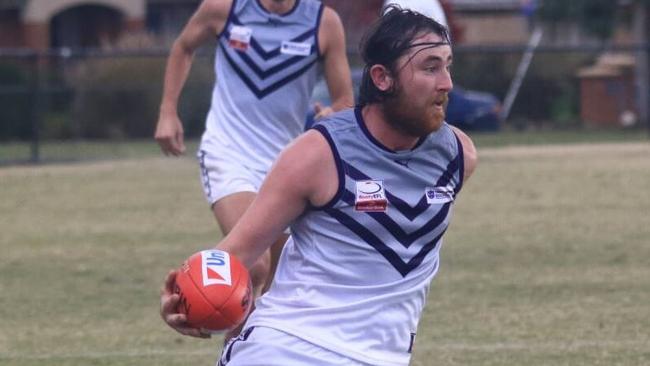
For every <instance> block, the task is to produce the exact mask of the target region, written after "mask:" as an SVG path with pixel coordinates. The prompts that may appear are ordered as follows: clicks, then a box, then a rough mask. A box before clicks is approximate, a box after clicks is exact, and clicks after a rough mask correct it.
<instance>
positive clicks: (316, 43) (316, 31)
mask: <svg viewBox="0 0 650 366" xmlns="http://www.w3.org/2000/svg"><path fill="white" fill-rule="evenodd" d="M324 10H325V5H323V4H320V7H319V8H318V16H317V17H316V28H314V47H316V57H317V58H318V59H319V60H322V59H323V54H322V53H321V52H320V39H319V38H318V34H319V33H320V25H321V21H322V20H323V12H324Z"/></svg>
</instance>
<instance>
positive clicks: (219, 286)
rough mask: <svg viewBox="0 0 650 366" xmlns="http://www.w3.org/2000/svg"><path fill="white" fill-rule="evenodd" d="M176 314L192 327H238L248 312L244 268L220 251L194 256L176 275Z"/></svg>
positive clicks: (248, 291) (249, 294)
mask: <svg viewBox="0 0 650 366" xmlns="http://www.w3.org/2000/svg"><path fill="white" fill-rule="evenodd" d="M174 292H175V293H178V294H180V301H179V305H178V309H177V310H178V311H179V312H180V313H184V314H186V316H187V322H188V324H189V325H190V326H192V327H194V328H201V329H203V330H205V331H209V332H219V331H224V330H227V329H229V328H233V327H235V326H237V325H239V324H240V323H241V322H242V321H244V319H245V318H246V315H248V311H249V310H250V307H251V304H252V301H253V298H252V293H253V292H252V286H251V281H250V277H249V275H248V271H247V270H246V267H244V265H243V264H242V263H241V262H240V261H239V260H238V259H237V258H235V257H234V256H232V255H230V254H228V253H227V252H224V251H222V250H216V249H215V250H204V251H201V252H198V253H195V254H193V255H192V256H191V257H189V258H188V259H187V260H186V261H185V262H184V263H183V265H182V266H181V268H180V269H179V271H178V274H177V275H176V286H175V287H174Z"/></svg>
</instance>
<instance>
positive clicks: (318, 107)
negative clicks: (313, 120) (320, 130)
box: [314, 102, 323, 115]
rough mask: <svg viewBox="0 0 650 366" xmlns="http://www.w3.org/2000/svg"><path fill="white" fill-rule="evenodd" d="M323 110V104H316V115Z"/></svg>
mask: <svg viewBox="0 0 650 366" xmlns="http://www.w3.org/2000/svg"><path fill="white" fill-rule="evenodd" d="M321 110H323V104H321V102H316V103H314V114H316V115H318V114H319V113H320V112H321Z"/></svg>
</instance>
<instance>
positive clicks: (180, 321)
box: [160, 270, 211, 338]
mask: <svg viewBox="0 0 650 366" xmlns="http://www.w3.org/2000/svg"><path fill="white" fill-rule="evenodd" d="M177 274H178V272H177V271H176V270H173V271H170V272H169V273H168V274H167V277H166V278H165V283H164V285H163V287H162V288H161V289H160V316H161V317H162V319H163V320H164V321H165V323H167V325H169V326H170V327H171V328H173V329H174V330H175V331H177V332H178V333H180V334H183V335H187V336H191V337H196V338H210V336H211V335H210V333H209V332H206V331H205V330H201V329H197V328H193V327H191V326H190V325H189V324H187V316H186V315H185V314H183V313H179V312H178V303H179V301H180V296H179V295H178V294H175V293H174V286H175V285H176V275H177Z"/></svg>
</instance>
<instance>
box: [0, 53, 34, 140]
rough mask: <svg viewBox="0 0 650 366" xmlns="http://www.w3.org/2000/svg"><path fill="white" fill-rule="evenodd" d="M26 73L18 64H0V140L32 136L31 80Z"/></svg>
mask: <svg viewBox="0 0 650 366" xmlns="http://www.w3.org/2000/svg"><path fill="white" fill-rule="evenodd" d="M28 75H29V74H28V71H27V70H25V68H24V67H23V66H21V65H20V64H11V63H2V64H0V86H1V88H2V89H0V140H9V139H21V140H25V139H28V138H30V137H31V136H32V119H31V114H30V111H31V110H30V103H31V101H32V94H31V92H30V91H31V88H30V85H32V81H31V80H30V78H29V76H28ZM3 89H4V90H3Z"/></svg>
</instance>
